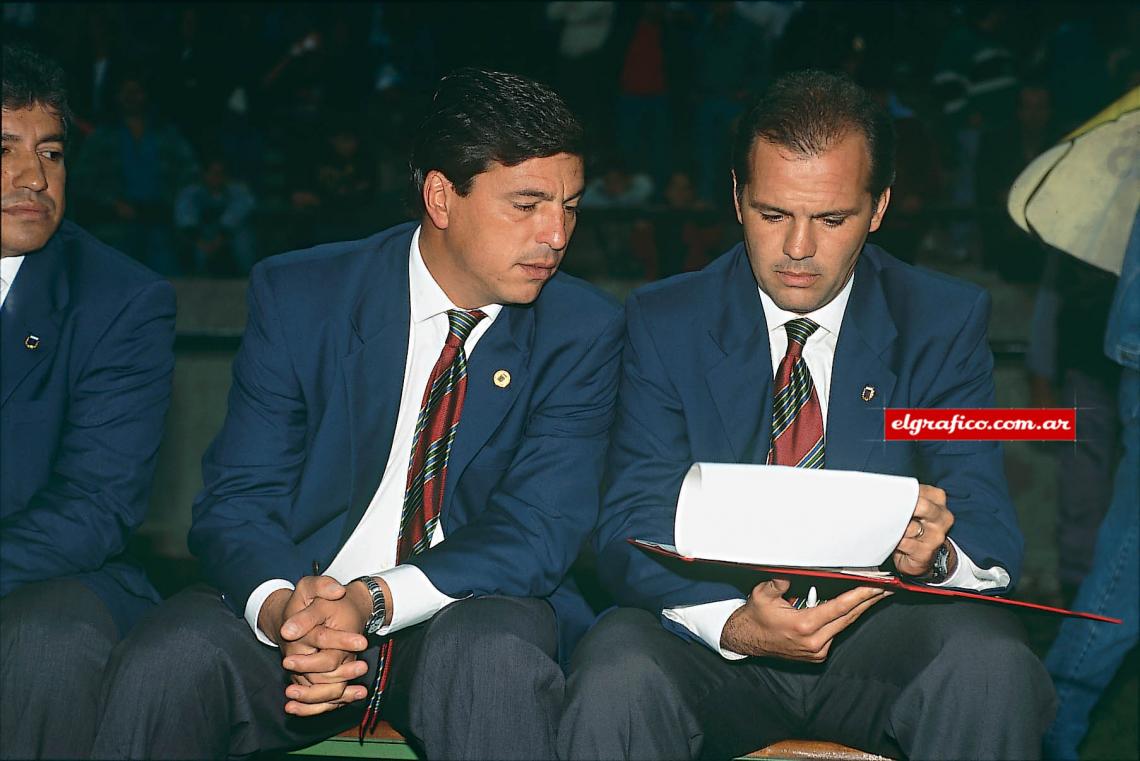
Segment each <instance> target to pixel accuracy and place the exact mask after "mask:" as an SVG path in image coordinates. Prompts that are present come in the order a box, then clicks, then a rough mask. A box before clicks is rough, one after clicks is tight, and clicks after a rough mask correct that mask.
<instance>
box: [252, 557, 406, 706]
mask: <svg viewBox="0 0 1140 761" xmlns="http://www.w3.org/2000/svg"><path fill="white" fill-rule="evenodd" d="M381 587H382V589H383V590H384V594H385V596H386V598H387V599H389V600H390V599H391V594H390V593H389V591H388V588H387V585H386V584H384V583H383V582H381ZM371 614H372V597H371V595H370V594H369V592H368V589H367V588H366V587H365V586H364V584H362V583H359V582H353V583H351V584H349V585H348V586H344V585H342V584H340V583H339V582H338V581H337V580H336V579H334V578H332V577H331V576H306V577H305V578H303V579H301V580H300V581H299V582H298V583H297V588H296V589H294V590H292V591H290V590H288V589H279V590H277V591H275V592H273V593H272V594H271V595H270V596H269V597H268V598H266V600H265V603H264V604H263V605H262V606H261V612H260V614H259V616H258V628H260V629H261V631H262V632H264V633H265V635H266V636H268V637H269V638H270V639H272V640H274V641H275V642H276V643H277V645H278V646H279V647H280V648H281V653H282V659H281V665H282V667H283V668H284V669H285V670H286V671H288V672H289V675H290V680H291V681H292V684H290V685H289V686H288V687H287V688H286V689H285V697H286V698H288V702H286V703H285V712H286V713H289V714H293V715H295V716H315V715H317V714H320V713H325V712H326V711H331V710H334V709H336V708H340V707H341V706H342V705H347V704H348V703H351V702H354V701H357V700H362V699H364V698H365V697H367V696H368V688H367V687H364V686H362V685H354V684H350V682H352V681H353V680H354V679H357V678H359V677H361V676H363V675H364V674H366V673H367V672H368V664H367V663H365V662H364V661H363V660H361V659H359V658H357V657H356V656H357V653H361V652H364V650H366V649H367V648H368V638H367V637H365V636H364V634H363V631H364V625H365V623H366V622H367V621H368V618H369V616H370V615H371Z"/></svg>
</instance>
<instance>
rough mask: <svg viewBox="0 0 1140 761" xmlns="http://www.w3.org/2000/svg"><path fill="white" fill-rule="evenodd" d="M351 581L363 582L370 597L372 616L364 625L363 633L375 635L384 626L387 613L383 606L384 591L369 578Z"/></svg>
mask: <svg viewBox="0 0 1140 761" xmlns="http://www.w3.org/2000/svg"><path fill="white" fill-rule="evenodd" d="M353 581H360V582H363V583H364V586H366V587H368V592H369V594H371V595H372V615H371V616H369V617H368V620H367V621H366V622H365V623H364V633H365V634H375V633H376V632H378V631H380V629H381V628H382V627H383V626H384V615H385V614H386V613H387V611H386V609H385V606H384V590H382V589H381V588H380V585H379V584H378V583H377V582H376V579H374V578H372V577H371V576H361V577H359V578H356V579H353Z"/></svg>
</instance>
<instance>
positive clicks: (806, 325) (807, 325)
mask: <svg viewBox="0 0 1140 761" xmlns="http://www.w3.org/2000/svg"><path fill="white" fill-rule="evenodd" d="M818 327H819V323H816V322H812V321H811V320H809V319H808V318H806V317H797V318H796V319H794V320H789V321H788V322H786V323H784V330H785V331H787V333H788V346H789V347H790V346H791V345H792V344H796V345H797V346H799V347H800V348H801V349H802V348H803V346H804V344H806V343H807V340H808V338H809V337H810V336H811V334H812V333H814V332H815V330H816V328H818Z"/></svg>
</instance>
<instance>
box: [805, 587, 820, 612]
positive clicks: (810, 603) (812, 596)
mask: <svg viewBox="0 0 1140 761" xmlns="http://www.w3.org/2000/svg"><path fill="white" fill-rule="evenodd" d="M816 605H819V594H818V593H817V592H816V591H815V587H812V588H811V589H809V590H808V596H807V607H809V608H814V607H815V606H816Z"/></svg>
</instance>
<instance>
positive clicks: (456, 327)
mask: <svg viewBox="0 0 1140 761" xmlns="http://www.w3.org/2000/svg"><path fill="white" fill-rule="evenodd" d="M486 316H487V315H486V313H485V312H483V311H482V310H481V309H472V310H471V311H470V312H464V311H463V310H462V309H449V310H447V322H448V332H447V341H445V342H444V344H445V345H447V346H462V345H463V344H464V343H465V342H466V341H467V336H469V335H471V331H472V330H474V329H475V326H476V325H478V324H479V320H482V319H483V318H484V317H486Z"/></svg>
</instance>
